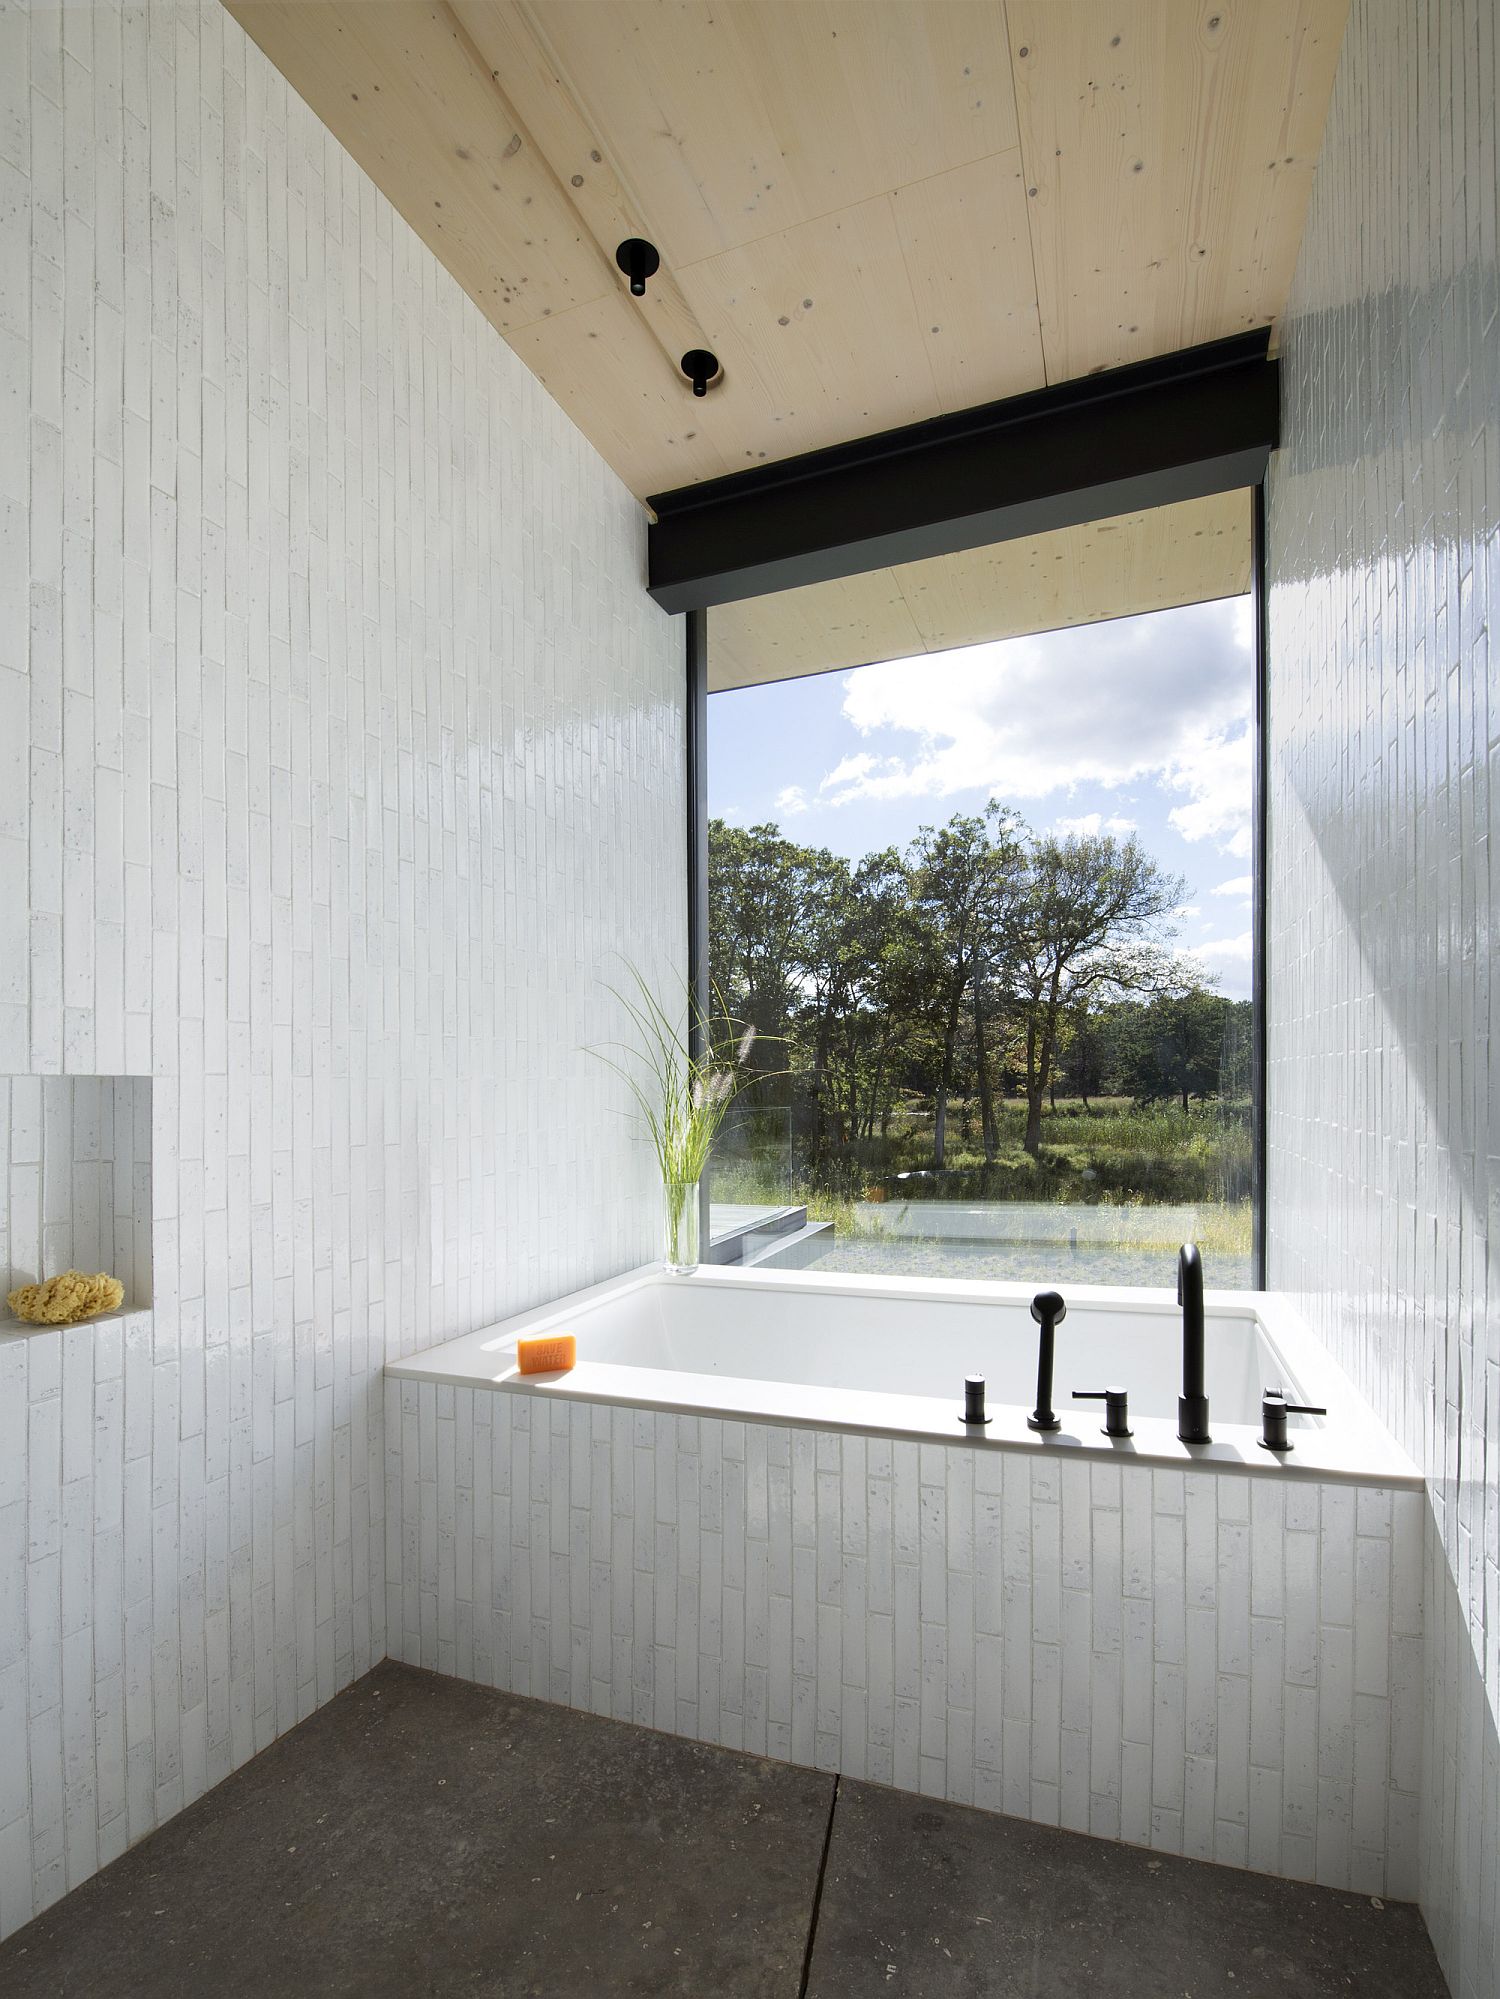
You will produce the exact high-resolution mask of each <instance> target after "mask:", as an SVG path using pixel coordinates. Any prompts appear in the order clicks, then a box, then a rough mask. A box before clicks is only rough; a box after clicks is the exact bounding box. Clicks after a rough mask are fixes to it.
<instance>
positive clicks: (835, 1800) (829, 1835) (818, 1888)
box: [797, 1770, 844, 1999]
mask: <svg viewBox="0 0 1500 1999" xmlns="http://www.w3.org/2000/svg"><path fill="white" fill-rule="evenodd" d="M843 1781H844V1779H843V1773H842V1772H841V1771H838V1770H835V1771H834V1773H833V1796H832V1797H831V1798H830V1799H829V1800H828V1823H827V1825H826V1826H824V1828H823V1851H822V1853H821V1854H820V1855H819V1856H818V1878H817V1881H816V1882H815V1883H814V1885H813V1899H812V1914H811V1915H810V1917H809V1918H808V1924H807V1948H806V1949H805V1950H804V1951H803V1953H802V1978H801V1982H800V1983H799V1984H798V1986H797V1999H807V1981H808V1979H809V1978H811V1976H812V1961H813V1945H814V1944H815V1943H816V1942H817V1940H818V1916H819V1914H820V1912H821V1910H822V1907H823V1877H824V1876H825V1875H826V1874H827V1872H828V1852H829V1849H830V1847H831V1846H832V1845H833V1820H834V1814H835V1813H836V1812H837V1811H838V1808H839V1786H840V1784H842V1783H843Z"/></svg>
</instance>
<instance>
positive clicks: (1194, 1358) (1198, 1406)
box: [1177, 1242, 1213, 1444]
mask: <svg viewBox="0 0 1500 1999" xmlns="http://www.w3.org/2000/svg"><path fill="white" fill-rule="evenodd" d="M1177 1302H1178V1304H1179V1305H1180V1306H1181V1307H1182V1393H1181V1395H1179V1396H1178V1398H1177V1435H1178V1437H1179V1439H1180V1440H1181V1441H1182V1442H1183V1443H1184V1444H1211V1443H1212V1442H1213V1438H1212V1437H1211V1436H1210V1434H1209V1428H1208V1397H1207V1395H1206V1394H1205V1393H1204V1392H1203V1258H1202V1257H1201V1256H1200V1255H1199V1254H1198V1245H1197V1243H1195V1242H1185V1243H1184V1244H1183V1245H1182V1248H1181V1249H1180V1250H1178V1252H1177Z"/></svg>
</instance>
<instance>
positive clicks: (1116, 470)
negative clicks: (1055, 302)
mask: <svg viewBox="0 0 1500 1999" xmlns="http://www.w3.org/2000/svg"><path fill="white" fill-rule="evenodd" d="M1269 346H1270V330H1269V328H1266V327H1262V328H1261V329H1260V330H1259V331H1258V332H1254V333H1245V334H1237V335H1235V336H1234V337H1233V338H1232V339H1229V340H1216V341H1213V342H1212V343H1210V344H1209V345H1208V346H1204V347H1192V348H1187V349H1184V350H1183V351H1182V352H1181V353H1177V354H1166V355H1162V356H1161V357H1159V358H1158V359H1156V360H1152V361H1141V362H1137V363H1135V364H1134V365H1133V366H1131V367H1128V368H1114V369H1111V370H1109V371H1108V372H1107V373H1105V374H1100V375H1086V376H1084V377H1083V378H1082V379H1081V380H1079V381H1076V382H1064V383H1061V384H1059V385H1058V386H1057V387H1056V388H1047V389H1037V390H1035V391H1033V392H1032V393H1030V394H1028V395H1024V396H1010V397H1007V398H1006V399H1005V400H1004V401H1003V402H997V403H987V404H985V405H984V406H983V407H981V408H979V409H972V410H960V411H958V412H957V413H956V414H955V415H952V416H943V417H934V418H933V419H932V420H931V421H930V422H927V423H918V424H909V425H906V426H905V427H904V428H902V429H900V430H888V431H883V432H881V433H880V434H879V435H878V436H875V437H865V438H860V439H858V440H856V441H855V442H854V443H851V444H837V445H833V446H831V447H830V448H829V449H828V450H825V451H811V452H807V453H805V454H803V455H802V456H801V457H797V458H787V459H782V460H780V461H779V462H778V463H776V464H774V465H765V466H757V467H755V468H753V469H752V470H750V471H748V472H735V473H731V474H730V475H729V476H728V477H727V478H723V479H711V480H708V481H706V482H705V483H704V484H702V485H698V486H681V487H678V488H677V490H676V491H675V492H671V493H659V494H657V495H655V496H654V497H653V498H652V500H651V501H650V503H649V504H650V506H651V508H652V510H653V512H654V513H655V515H656V520H655V522H654V523H653V525H652V527H651V530H650V581H649V584H648V588H649V589H650V592H651V595H652V596H653V597H654V598H655V599H656V601H657V603H658V604H660V605H661V606H662V608H663V609H664V610H668V611H698V610H705V609H707V608H709V607H710V606H712V605H714V604H729V603H733V602H735V601H736V600H737V599H739V598H743V597H759V596H764V595H765V594H767V593H768V592H770V591H773V590H790V589H795V588H796V587H797V586H798V585H800V584H804V583H823V582H827V581H828V580H829V579H830V578H833V577H837V576H849V575H853V574H856V573H858V572H859V571H861V570H867V569H880V568H884V567H885V566H886V565H887V564H889V563H894V562H915V561H920V560H921V559H922V558H923V557H926V556H930V555H952V554H955V553H956V552H957V551H958V550H960V549H965V548H981V547H984V546H985V545H986V544H988V543H990V542H996V541H1012V540H1015V539H1016V538H1017V537H1018V536H1021V535H1032V534H1041V533H1044V532H1046V531H1047V530H1048V529H1050V528H1061V527H1074V526H1077V525H1079V524H1080V523H1082V522H1084V521H1095V520H1105V519H1108V518H1109V517H1110V516H1111V515H1113V514H1124V513H1132V512H1135V511H1136V510H1138V509H1142V508H1146V507H1160V506H1167V505H1170V504H1171V503H1172V502H1174V501H1177V500H1196V499H1203V498H1206V497H1207V496H1208V495H1209V494H1211V493H1224V492H1232V491H1234V490H1236V489H1237V488H1239V487H1242V486H1255V485H1258V484H1259V482H1260V481H1261V479H1262V478H1263V477H1264V476H1265V470H1266V461H1267V459H1268V458H1269V457H1270V454H1271V452H1272V451H1273V450H1274V449H1275V447H1276V444H1277V442H1278V437H1279V424H1280V395H1279V387H1278V381H1277V372H1278V370H1277V363H1276V362H1275V361H1274V360H1271V359H1270V358H1269V352H1268V350H1269Z"/></svg>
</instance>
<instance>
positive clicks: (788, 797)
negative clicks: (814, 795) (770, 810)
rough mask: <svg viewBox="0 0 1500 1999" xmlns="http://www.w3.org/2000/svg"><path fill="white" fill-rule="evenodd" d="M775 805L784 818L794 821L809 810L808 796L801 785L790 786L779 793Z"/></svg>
mask: <svg viewBox="0 0 1500 1999" xmlns="http://www.w3.org/2000/svg"><path fill="white" fill-rule="evenodd" d="M774 803H775V806H776V810H777V811H778V812H779V813H781V814H782V816H783V817H784V818H786V819H794V818H795V817H796V816H797V814H798V813H799V812H805V811H806V810H807V794H806V792H805V791H804V790H803V789H802V787H801V785H800V784H788V785H786V786H784V787H783V788H782V790H780V791H778V792H777V794H776V798H775V801H774Z"/></svg>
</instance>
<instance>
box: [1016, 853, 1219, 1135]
mask: <svg viewBox="0 0 1500 1999" xmlns="http://www.w3.org/2000/svg"><path fill="white" fill-rule="evenodd" d="M1182 887H1183V885H1182V882H1181V880H1180V878H1179V877H1177V876H1175V875H1169V874H1167V873H1166V871H1165V870H1164V869H1163V868H1161V867H1160V866H1159V865H1158V864H1157V862H1155V861H1154V860H1153V859H1152V858H1151V856H1150V855H1149V854H1148V853H1147V852H1146V850H1145V849H1144V848H1143V847H1142V846H1141V844H1140V842H1139V841H1138V840H1137V839H1135V838H1134V836H1132V837H1131V838H1130V839H1128V840H1124V841H1121V840H1116V839H1114V838H1112V837H1111V836H1109V835H1108V834H1092V835H1089V836H1086V837H1069V838H1067V839H1058V838H1056V837H1055V836H1052V835H1048V836H1046V837H1045V838H1040V839H1037V840H1035V841H1033V842H1032V846H1031V850H1030V853H1029V855H1028V857H1027V864H1026V873H1025V882H1024V887H1023V890H1022V893H1021V894H1020V895H1019V896H1018V897H1017V898H1016V899H1015V902H1014V905H1013V908H1012V910H1011V913H1010V922H1009V935H1008V940H1007V941H1008V947H1009V948H1008V953H1007V956H1008V962H1009V966H1010V977H1011V996H1012V997H1011V1004H1012V1006H1013V1008H1014V1011H1015V1013H1016V1015H1017V1016H1018V1027H1019V1032H1020V1036H1021V1040H1022V1044H1023V1050H1024V1063H1025V1087H1026V1135H1025V1145H1026V1150H1027V1151H1028V1152H1029V1153H1030V1154H1031V1156H1032V1158H1033V1159H1035V1158H1037V1157H1039V1156H1040V1153H1041V1147H1042V1105H1043V1103H1044V1101H1045V1099H1046V1096H1047V1091H1048V1087H1049V1084H1050V1081H1051V1077H1052V1071H1053V1065H1054V1062H1055V1061H1056V1058H1057V1051H1058V1042H1059V1038H1060V1035H1061V1031H1062V1024H1063V1021H1064V1018H1065V1017H1066V1015H1067V1014H1068V1013H1069V1011H1070V1010H1073V1009H1076V1008H1078V1007H1079V1006H1082V1005H1086V1004H1089V1003H1093V1002H1097V1001H1098V1000H1101V999H1104V998H1108V997H1116V996H1119V995H1121V994H1124V993H1127V992H1139V991H1143V990H1145V991H1150V990H1153V989H1159V988H1160V987H1161V986H1162V985H1163V984H1165V983H1166V982H1167V981H1168V979H1169V978H1170V977H1171V971H1170V967H1169V963H1168V961H1166V960H1165V958H1164V955H1163V952H1162V948H1161V947H1162V945H1163V943H1164V941H1165V939H1166V938H1167V936H1169V935H1170V934H1171V933H1170V928H1169V925H1168V922H1167V919H1168V917H1169V916H1170V913H1171V911H1172V910H1173V909H1174V908H1175V907H1176V905H1177V904H1178V903H1179V902H1180V901H1181V899H1182Z"/></svg>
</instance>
